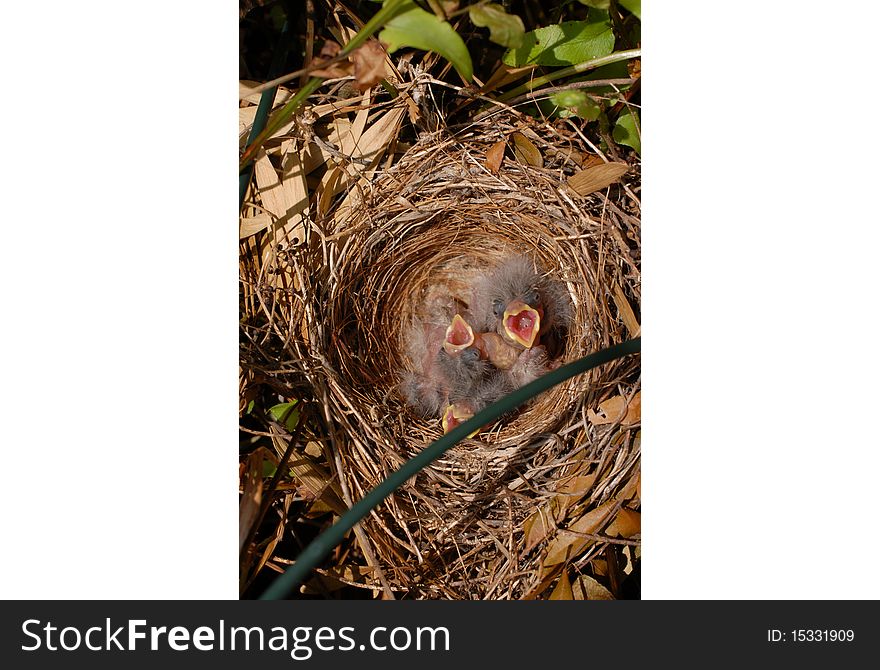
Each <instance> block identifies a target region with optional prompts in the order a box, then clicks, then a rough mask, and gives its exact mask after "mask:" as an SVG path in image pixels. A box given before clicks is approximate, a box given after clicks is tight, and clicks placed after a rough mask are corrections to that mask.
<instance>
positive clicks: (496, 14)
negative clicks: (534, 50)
mask: <svg viewBox="0 0 880 670" xmlns="http://www.w3.org/2000/svg"><path fill="white" fill-rule="evenodd" d="M468 12H470V15H471V22H472V23H473V24H474V25H475V26H479V27H480V28H488V29H489V39H490V40H492V41H493V42H495V44H500V45H501V46H503V47H512V48H516V47H518V46H520V45H522V41H523V35H524V34H525V32H526V27H525V26H524V25H523V22H522V19H521V18H519V17H518V16H517V15H516V14H508V13H507V12H505V11H504V7H502V6H501V5H496V4H494V3H492V4H489V5H471V6H470V7H468Z"/></svg>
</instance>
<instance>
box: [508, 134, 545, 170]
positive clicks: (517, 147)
mask: <svg viewBox="0 0 880 670" xmlns="http://www.w3.org/2000/svg"><path fill="white" fill-rule="evenodd" d="M510 137H511V139H512V140H513V155H514V156H516V159H517V160H518V161H519V162H520V163H525V164H526V165H533V166H535V167H538V168H540V167H544V157H543V156H542V155H541V151H540V150H539V149H538V147H536V146H535V145H534V144H532V142H531V140H529V138H528V137H526V136H525V135H523V134H522V133H513V135H511V136H510Z"/></svg>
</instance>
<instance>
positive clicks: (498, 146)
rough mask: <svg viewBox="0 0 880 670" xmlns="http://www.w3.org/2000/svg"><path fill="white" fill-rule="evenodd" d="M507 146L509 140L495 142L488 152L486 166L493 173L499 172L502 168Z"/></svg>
mask: <svg viewBox="0 0 880 670" xmlns="http://www.w3.org/2000/svg"><path fill="white" fill-rule="evenodd" d="M506 146H507V141H506V140H501V141H500V142H496V143H495V144H493V145H492V146H491V148H490V149H489V151H487V152H486V168H487V169H488V170H489V172H491V173H492V174H498V171H499V170H500V169H501V161H503V160H504V147H506Z"/></svg>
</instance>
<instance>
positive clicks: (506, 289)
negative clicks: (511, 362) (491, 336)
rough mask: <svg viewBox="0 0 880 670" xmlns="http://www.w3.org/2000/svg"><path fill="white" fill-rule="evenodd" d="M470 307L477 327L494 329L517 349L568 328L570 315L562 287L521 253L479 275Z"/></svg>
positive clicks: (569, 304)
mask: <svg viewBox="0 0 880 670" xmlns="http://www.w3.org/2000/svg"><path fill="white" fill-rule="evenodd" d="M470 307H471V310H472V312H473V313H474V323H475V326H476V328H477V329H478V330H479V331H481V332H483V331H485V332H490V333H491V332H496V333H498V334H499V335H500V336H501V337H502V338H503V339H504V341H505V342H506V343H508V344H509V345H510V346H512V347H513V348H514V349H517V350H523V349H531V348H532V347H533V346H535V345H536V344H538V343H539V342H540V338H541V337H542V336H545V335H548V334H550V333H552V332H559V331H561V330H565V329H567V327H568V324H569V321H570V319H571V298H570V297H569V295H568V292H567V291H566V290H565V287H564V286H563V285H562V284H561V283H560V282H557V281H553V280H551V279H549V278H548V277H547V276H546V274H545V273H543V272H541V271H540V270H536V269H535V267H534V266H533V265H532V263H531V261H529V260H528V259H527V258H525V257H523V256H511V257H510V258H508V259H507V260H505V261H504V262H502V263H501V264H500V265H499V266H498V267H496V268H495V269H494V270H493V271H491V272H489V273H488V274H486V275H485V276H483V277H482V278H480V279H479V280H478V281H477V283H476V285H475V287H474V292H473V298H472V301H471V305H470Z"/></svg>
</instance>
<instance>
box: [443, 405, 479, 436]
mask: <svg viewBox="0 0 880 670" xmlns="http://www.w3.org/2000/svg"><path fill="white" fill-rule="evenodd" d="M473 415H474V413H473V412H471V411H469V410H467V409H465V408H464V407H461V406H459V405H447V406H446V409H445V410H444V411H443V419H442V420H441V423H442V425H443V434H444V435H445V434H446V433H448V432H449V431H450V430H452V429H453V428H457V427H458V426H460V425H461V424H463V423H464V422H465V421H467V420H468V419H470V418H471V417H472V416H473ZM477 432H478V431H476V430H475V431H474V432H473V433H471V434H470V435H468V437H473V436H474V435H476V434H477Z"/></svg>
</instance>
